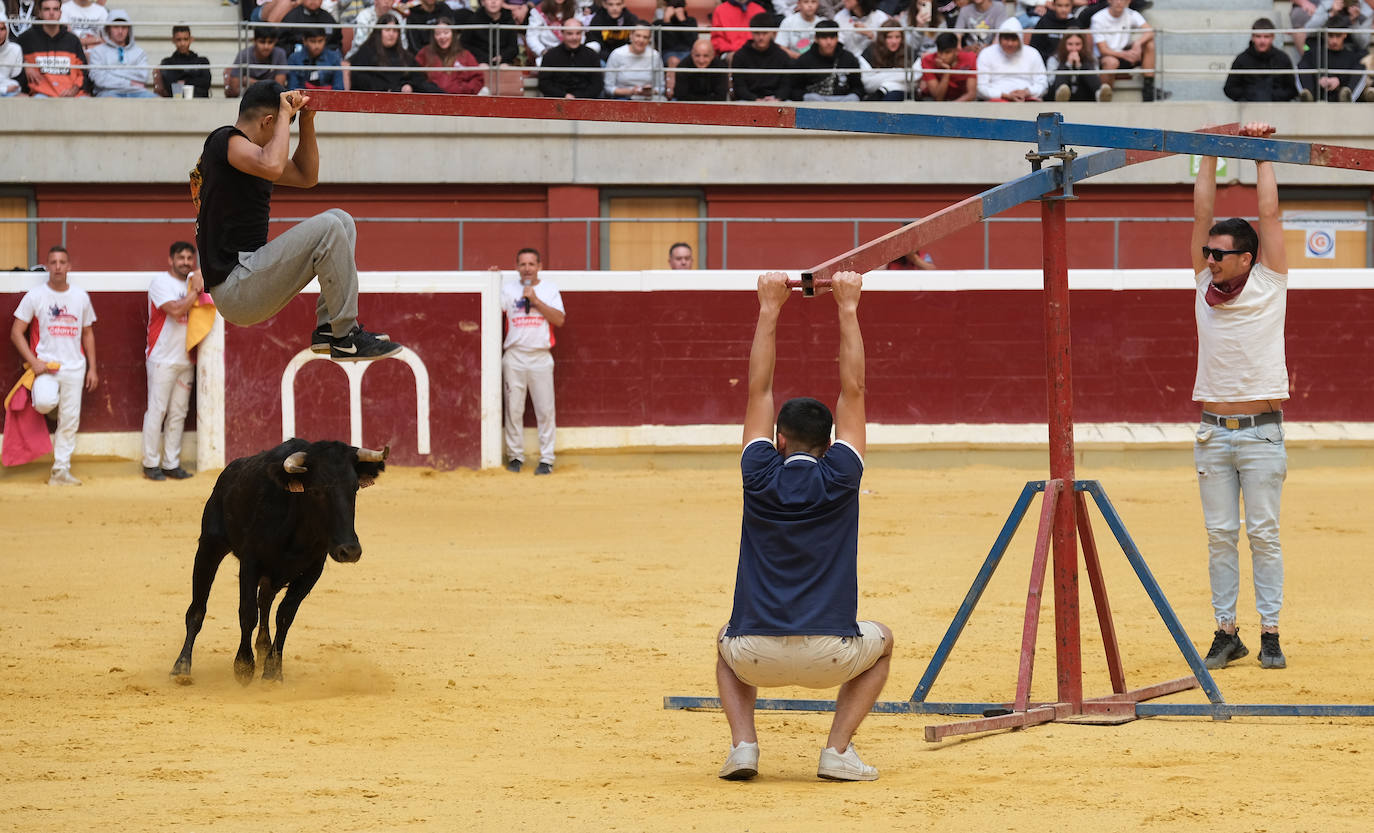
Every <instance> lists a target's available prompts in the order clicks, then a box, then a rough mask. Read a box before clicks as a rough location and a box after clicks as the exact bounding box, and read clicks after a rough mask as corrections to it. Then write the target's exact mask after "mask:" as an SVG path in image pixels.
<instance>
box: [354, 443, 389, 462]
mask: <svg viewBox="0 0 1374 833" xmlns="http://www.w3.org/2000/svg"><path fill="white" fill-rule="evenodd" d="M389 456H391V446H389V445H386V446H382V450H381V451H373V450H372V449H370V448H360V449H358V462H360V463H381V462H384V461H385V460H386V458H387V457H389Z"/></svg>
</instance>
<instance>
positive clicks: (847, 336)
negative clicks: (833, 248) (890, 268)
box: [830, 272, 868, 457]
mask: <svg viewBox="0 0 1374 833" xmlns="http://www.w3.org/2000/svg"><path fill="white" fill-rule="evenodd" d="M863 285H864V279H863V275H860V274H859V273H858V272H837V273H836V274H835V275H834V276H833V277H832V278H831V283H830V289H831V291H832V292H833V293H835V306H836V307H838V308H839V315H840V399H839V401H838V402H836V403H835V439H837V440H844V441H845V442H847V443H849V444H850V445H852V446H854V450H855V451H857V452H859V456H860V457H862V456H863V455H864V450H865V447H866V446H867V444H868V428H867V416H866V414H865V412H864V338H863V333H861V332H860V331H859V294H860V292H861V291H862V290H863Z"/></svg>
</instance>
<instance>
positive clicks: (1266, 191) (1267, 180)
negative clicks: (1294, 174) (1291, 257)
mask: <svg viewBox="0 0 1374 833" xmlns="http://www.w3.org/2000/svg"><path fill="white" fill-rule="evenodd" d="M1273 134H1274V128H1273V127H1271V126H1270V125H1267V124H1264V123H1263V122H1251V123H1249V124H1247V125H1245V126H1244V127H1242V128H1241V129H1240V135H1242V136H1252V137H1254V138H1256V139H1267V138H1269V137H1270V136H1272V135H1273ZM1255 195H1256V196H1257V197H1258V198H1259V257H1258V258H1256V260H1258V261H1259V262H1260V263H1263V264H1264V265H1265V266H1267V267H1269V268H1270V269H1272V270H1274V271H1275V272H1278V273H1279V274H1280V275H1283V274H1287V272H1288V251H1287V249H1286V248H1285V247H1284V244H1283V218H1282V217H1281V216H1280V214H1279V185H1278V181H1277V180H1276V179H1275V178H1274V163H1273V162H1256V163H1255Z"/></svg>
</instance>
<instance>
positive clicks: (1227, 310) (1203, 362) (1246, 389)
mask: <svg viewBox="0 0 1374 833" xmlns="http://www.w3.org/2000/svg"><path fill="white" fill-rule="evenodd" d="M1211 283H1212V273H1211V272H1210V271H1208V270H1206V269H1203V270H1202V271H1201V272H1199V273H1198V274H1197V298H1196V300H1195V301H1194V311H1195V313H1196V316H1197V381H1196V383H1195V384H1194V385H1193V400H1194V401H1195V402H1254V401H1257V400H1261V399H1277V400H1283V399H1287V398H1288V365H1287V363H1286V361H1285V358H1284V343H1283V322H1284V318H1285V316H1286V315H1287V313H1288V275H1286V274H1284V275H1280V274H1279V273H1278V272H1275V271H1274V270H1273V269H1270V268H1269V267H1267V266H1265V265H1264V264H1263V263H1257V264H1255V266H1254V268H1252V269H1251V270H1250V277H1249V278H1248V279H1247V280H1246V281H1245V286H1244V287H1242V288H1241V290H1240V294H1239V295H1237V296H1236V297H1235V299H1234V300H1232V301H1231V302H1230V303H1226V304H1219V305H1217V306H1215V307H1214V306H1212V305H1210V304H1208V303H1207V287H1208V286H1209V285H1210V284H1211Z"/></svg>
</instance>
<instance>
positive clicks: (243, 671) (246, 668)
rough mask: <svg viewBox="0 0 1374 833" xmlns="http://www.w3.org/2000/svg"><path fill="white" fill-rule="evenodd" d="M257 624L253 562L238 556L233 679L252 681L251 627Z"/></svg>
mask: <svg viewBox="0 0 1374 833" xmlns="http://www.w3.org/2000/svg"><path fill="white" fill-rule="evenodd" d="M257 623H258V580H257V570H256V569H255V565H254V564H253V562H252V561H251V560H249V559H247V558H244V557H243V556H242V555H240V556H239V651H238V653H237V654H235V655H234V678H235V679H236V680H238V681H239V682H240V683H241V684H243V685H248V684H249V683H250V682H252V681H253V668H254V662H253V641H252V640H253V626H254V625H256V624H257Z"/></svg>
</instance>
